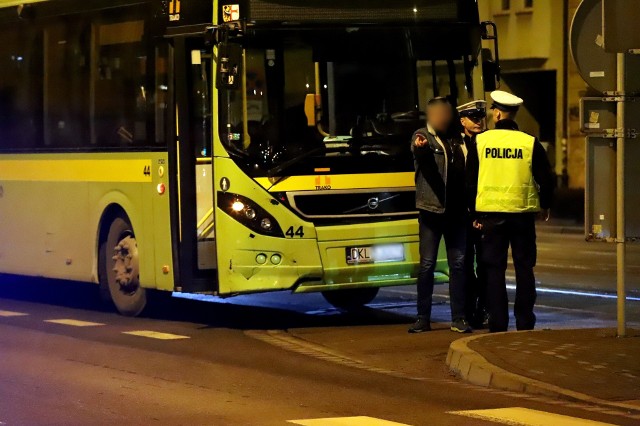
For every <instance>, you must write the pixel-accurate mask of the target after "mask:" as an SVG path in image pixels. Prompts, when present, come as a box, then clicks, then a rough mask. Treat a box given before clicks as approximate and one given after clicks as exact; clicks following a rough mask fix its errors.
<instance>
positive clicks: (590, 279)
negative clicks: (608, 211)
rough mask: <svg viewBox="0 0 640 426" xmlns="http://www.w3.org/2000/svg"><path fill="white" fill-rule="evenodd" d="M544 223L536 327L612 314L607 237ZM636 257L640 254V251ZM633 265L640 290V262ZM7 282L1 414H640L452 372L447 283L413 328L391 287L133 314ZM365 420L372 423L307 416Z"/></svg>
mask: <svg viewBox="0 0 640 426" xmlns="http://www.w3.org/2000/svg"><path fill="white" fill-rule="evenodd" d="M539 234H540V235H539V249H540V259H539V262H540V266H539V267H538V268H537V275H538V278H539V280H540V281H541V283H540V284H539V286H540V289H541V292H540V294H539V305H538V308H537V314H538V318H539V323H538V328H539V329H560V328H582V327H612V326H615V300H614V299H611V298H610V297H609V296H611V289H612V287H611V282H612V280H613V275H614V274H613V269H612V264H613V260H614V258H613V257H612V256H611V254H610V253H611V246H609V245H605V244H593V243H585V242H584V241H582V240H583V239H582V237H581V236H580V235H575V234H561V233H559V232H555V231H554V232H541V233H539ZM629 256H630V264H631V265H638V264H640V263H638V261H639V260H640V247H637V246H631V247H630V248H629ZM636 267H637V266H636ZM629 275H630V276H631V277H632V282H631V287H632V288H638V283H637V282H633V279H636V277H638V274H634V273H630V274H629ZM0 283H1V287H0V291H1V295H2V299H0V336H1V337H0V339H1V340H2V342H1V343H0V357H1V359H2V361H3V362H2V363H1V364H0V376H1V377H2V382H1V385H0V424H6V425H45V424H65V425H83V424H95V425H98V424H105V425H106V424H114V423H119V424H171V425H173V424H176V425H179V424H203V425H204V424H207V425H227V424H228V425H237V424H260V425H263V424H264V425H285V424H291V423H287V422H289V421H294V420H299V421H300V423H298V424H318V425H321V424H327V425H330V424H358V425H359V424H363V425H366V424H370V425H378V424H379V425H385V424H389V425H392V424H408V425H465V424H469V425H484V424H501V423H502V421H499V420H496V421H495V422H492V421H485V420H481V419H479V418H469V417H466V416H463V415H460V414H455V413H453V412H460V411H475V410H486V409H503V408H514V407H522V408H527V409H531V410H536V411H540V412H542V413H551V414H555V415H566V416H570V417H575V418H577V419H591V420H595V421H599V422H603V423H609V424H617V425H632V424H637V423H638V421H640V415H638V413H637V412H636V413H632V412H629V411H625V410H622V409H611V408H602V407H599V406H597V405H590V404H586V403H576V402H570V401H569V400H562V399H556V398H545V397H543V396H535V395H528V394H519V393H516V392H508V391H500V390H497V389H487V388H483V387H479V386H474V385H471V384H468V383H466V382H464V381H463V380H461V379H457V378H455V377H453V376H452V375H451V374H450V373H449V371H448V368H447V366H446V364H445V358H446V354H447V351H448V348H449V344H450V343H451V342H452V341H453V340H454V339H457V338H459V337H460V336H459V335H457V334H455V333H451V332H450V331H448V328H447V326H446V322H447V318H448V315H449V313H448V312H449V309H448V304H447V298H446V297H445V295H446V294H447V291H446V286H441V287H440V288H438V290H437V293H438V297H437V298H436V305H435V309H434V321H437V322H438V324H436V326H435V328H436V329H435V330H434V331H433V332H431V333H426V334H421V335H409V334H407V332H406V327H407V326H408V324H409V323H410V322H411V321H412V318H413V314H414V310H415V289H414V288H413V287H397V288H388V289H385V290H383V291H382V292H381V294H380V295H379V296H378V298H376V300H375V301H374V302H373V303H372V304H371V305H370V306H369V307H367V308H365V309H364V310H363V311H361V312H358V313H342V312H340V311H338V310H336V309H334V308H332V307H330V306H329V305H327V304H326V302H325V301H324V300H323V299H322V297H321V296H319V295H290V294H287V293H273V294H264V295H256V296H240V297H237V298H231V299H226V300H219V299H216V298H213V297H203V298H201V299H202V300H192V299H184V298H173V299H172V300H171V301H169V302H159V303H158V304H157V305H156V306H154V307H153V308H152V309H151V311H150V313H149V314H148V315H146V316H143V317H141V318H125V317H122V316H119V315H117V314H116V313H114V312H111V311H109V310H105V309H104V308H102V307H101V305H100V304H99V303H97V302H95V296H96V295H95V288H94V287H93V286H91V285H88V284H87V285H85V284H76V283H68V282H54V281H51V280H44V279H32V278H22V277H11V276H2V277H1V278H0ZM570 292H572V294H570ZM582 293H584V294H582ZM512 296H513V295H512ZM639 299H640V298H639V297H638V294H637V293H634V292H630V300H629V301H628V319H629V325H630V326H632V327H633V326H635V327H639V326H640V300H639ZM477 333H478V332H476V334H477ZM506 413H509V412H508V411H507V412H506ZM515 415H516V417H517V412H516V414H515ZM539 415H543V414H539ZM358 416H365V417H370V418H371V419H360V420H357V421H358V422H359V423H358V422H357V421H356V420H354V419H351V422H350V423H328V422H325V423H304V420H305V419H327V418H342V417H358ZM527 416H528V417H527V418H530V419H535V418H536V417H535V416H533V417H531V413H529V414H528V415H527ZM498 417H499V416H498ZM521 418H524V417H522V415H521ZM376 419H378V420H376ZM547 419H555V421H556V423H553V420H550V421H552V422H550V423H546V424H573V423H565V422H564V421H568V420H566V419H564V418H562V417H552V418H547ZM563 419H564V420H563ZM382 420H385V421H388V422H395V423H383V422H382ZM505 423H506V421H505ZM509 424H511V423H509ZM519 424H520V423H519ZM522 424H538V423H522ZM575 424H585V425H586V424H587V423H575Z"/></svg>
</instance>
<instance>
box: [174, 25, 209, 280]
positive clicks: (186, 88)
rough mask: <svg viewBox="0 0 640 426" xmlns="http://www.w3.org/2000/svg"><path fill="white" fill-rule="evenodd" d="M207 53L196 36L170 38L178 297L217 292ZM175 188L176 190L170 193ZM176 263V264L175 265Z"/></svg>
mask: <svg viewBox="0 0 640 426" xmlns="http://www.w3.org/2000/svg"><path fill="white" fill-rule="evenodd" d="M211 64H212V51H211V49H210V48H208V47H206V46H205V42H204V39H203V38H202V37H187V36H178V37H175V38H173V91H174V93H173V96H172V98H173V105H172V108H173V110H174V114H175V120H168V121H171V122H172V125H171V126H170V127H173V128H172V129H170V131H171V132H172V133H171V134H172V135H175V136H174V137H173V141H174V143H173V146H172V149H170V158H171V162H172V163H173V164H174V167H173V170H177V173H176V174H175V176H174V180H175V181H174V185H173V186H172V187H173V188H175V189H174V190H173V191H172V229H173V231H174V235H173V237H174V241H179V244H174V265H176V267H175V268H174V269H175V272H174V275H175V276H176V287H177V289H178V290H180V291H183V292H190V293H191V292H205V293H215V292H217V274H216V271H217V264H216V261H217V256H216V236H215V227H214V214H213V185H212V184H213V170H212V164H213V162H212V147H213V146H212V133H211V126H212V122H211V120H212V101H211V87H212V86H211V78H210V77H211ZM176 189H177V191H176ZM176 261H177V262H176Z"/></svg>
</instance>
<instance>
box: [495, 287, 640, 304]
mask: <svg viewBox="0 0 640 426" xmlns="http://www.w3.org/2000/svg"><path fill="white" fill-rule="evenodd" d="M507 288H508V289H509V290H515V289H516V286H515V285H513V284H507ZM536 291H537V292H538V293H547V294H563V295H567V296H581V297H594V298H598V299H617V298H618V296H617V295H615V294H610V293H609V294H608V293H594V292H590V291H579V290H562V289H558V288H546V287H537V288H536ZM627 300H630V301H632V302H640V297H635V296H627Z"/></svg>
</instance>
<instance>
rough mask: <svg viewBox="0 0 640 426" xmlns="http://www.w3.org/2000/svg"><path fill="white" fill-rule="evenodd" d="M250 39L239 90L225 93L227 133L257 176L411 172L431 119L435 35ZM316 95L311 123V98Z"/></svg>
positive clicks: (308, 33) (356, 33) (317, 33)
mask: <svg viewBox="0 0 640 426" xmlns="http://www.w3.org/2000/svg"><path fill="white" fill-rule="evenodd" d="M243 44H244V48H245V69H244V73H245V74H244V81H243V84H242V88H241V89H240V90H221V92H220V97H221V98H220V115H221V117H220V137H221V139H222V141H223V143H225V144H226V146H227V148H228V150H229V152H230V153H231V154H232V155H233V156H234V158H236V157H237V160H238V163H239V164H241V165H244V166H246V167H243V168H245V170H247V171H248V172H249V173H250V174H252V175H254V176H255V175H270V176H279V175H301V174H313V172H314V169H317V168H318V167H322V168H330V169H331V170H332V172H336V173H371V172H398V171H410V170H412V167H413V165H412V162H411V155H410V149H409V148H410V138H411V135H412V133H413V132H414V131H415V130H416V129H418V128H420V127H423V126H424V120H425V117H424V113H423V112H422V111H421V106H422V105H421V103H423V102H422V99H423V97H422V96H420V93H419V92H420V90H423V89H425V90H426V87H424V88H420V87H421V85H420V84H419V78H418V69H419V67H420V66H421V65H420V64H421V63H424V62H425V61H426V59H427V58H429V59H432V58H433V51H432V49H433V44H434V43H433V41H432V40H429V36H428V34H426V33H421V32H420V30H419V29H414V28H410V29H409V28H386V29H384V30H381V29H379V28H378V29H373V28H367V27H355V28H343V29H335V28H334V29H331V30H317V29H316V30H300V29H297V30H290V29H287V30H282V29H281V30H278V31H258V30H254V31H252V32H251V31H249V32H248V33H247V34H246V36H245V39H244V41H243ZM316 93H317V94H319V96H317V97H316V98H317V99H318V100H317V107H318V108H317V113H316V118H317V122H316V123H313V121H316V120H313V121H311V120H310V119H309V113H308V110H307V113H306V114H305V99H306V98H307V96H308V95H314V94H316ZM243 108H246V111H245V110H244V109H243ZM245 120H246V125H245Z"/></svg>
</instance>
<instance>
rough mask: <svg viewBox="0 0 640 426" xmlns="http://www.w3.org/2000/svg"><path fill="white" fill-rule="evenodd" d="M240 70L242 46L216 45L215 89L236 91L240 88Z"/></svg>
mask: <svg viewBox="0 0 640 426" xmlns="http://www.w3.org/2000/svg"><path fill="white" fill-rule="evenodd" d="M241 70H242V46H241V45H239V44H236V43H229V42H222V43H219V44H218V64H217V68H216V88H217V89H230V90H236V89H238V88H239V87H240V83H241V78H242V77H241V76H242V74H241Z"/></svg>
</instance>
